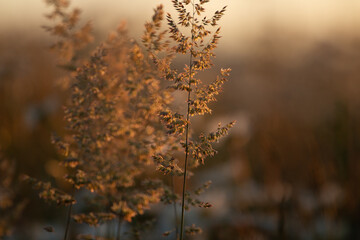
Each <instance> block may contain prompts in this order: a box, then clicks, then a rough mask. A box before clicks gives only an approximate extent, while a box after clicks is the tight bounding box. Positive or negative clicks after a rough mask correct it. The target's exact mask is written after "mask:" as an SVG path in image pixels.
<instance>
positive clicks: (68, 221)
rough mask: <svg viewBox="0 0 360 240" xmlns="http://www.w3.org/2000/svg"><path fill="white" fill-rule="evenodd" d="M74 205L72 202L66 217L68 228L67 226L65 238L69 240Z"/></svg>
mask: <svg viewBox="0 0 360 240" xmlns="http://www.w3.org/2000/svg"><path fill="white" fill-rule="evenodd" d="M72 206H73V204H72V203H71V204H70V206H69V208H68V213H67V217H66V228H65V234H64V240H67V238H68V234H69V229H70V220H71V211H72Z"/></svg>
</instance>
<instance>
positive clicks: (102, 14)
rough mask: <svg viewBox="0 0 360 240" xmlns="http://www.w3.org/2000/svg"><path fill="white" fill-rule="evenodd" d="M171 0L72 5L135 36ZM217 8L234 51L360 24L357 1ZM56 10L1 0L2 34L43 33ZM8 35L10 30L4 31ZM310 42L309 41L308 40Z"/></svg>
mask: <svg viewBox="0 0 360 240" xmlns="http://www.w3.org/2000/svg"><path fill="white" fill-rule="evenodd" d="M170 2H171V1H170V0H153V1H150V0H131V1H129V0H102V1H99V0H73V1H72V6H76V7H79V8H81V9H82V11H83V14H84V15H83V19H87V20H91V21H92V22H93V25H94V28H95V29H97V31H99V32H103V33H107V32H109V31H111V30H113V29H115V27H116V25H117V24H118V23H120V22H121V21H122V20H126V21H127V22H128V26H129V28H130V29H131V32H132V34H133V35H134V37H137V36H140V35H141V31H142V29H143V23H144V22H145V21H146V20H147V19H150V17H151V14H152V9H153V8H154V7H155V6H156V5H158V4H160V3H162V4H164V5H165V11H170V12H171V11H172V9H171V4H170ZM207 5H208V8H209V11H210V12H211V13H212V12H214V11H215V9H216V8H221V7H222V6H224V5H228V11H227V13H226V15H225V16H224V18H223V21H222V24H221V25H222V29H223V32H222V33H223V34H222V35H223V39H222V44H223V46H220V47H221V48H223V49H224V50H227V51H228V52H229V53H231V51H234V49H236V50H239V51H246V49H247V48H248V46H249V45H251V43H252V42H254V41H256V39H258V38H259V36H262V35H264V34H275V35H279V36H277V37H281V36H280V35H282V33H287V34H293V35H300V36H302V37H304V36H305V37H306V38H307V39H310V41H314V40H315V41H316V40H321V39H323V38H329V37H331V36H332V35H337V36H341V35H343V34H344V35H350V36H351V35H352V34H353V35H354V37H355V36H356V33H357V32H359V29H360V16H359V13H360V1H358V0H346V1H345V0H342V1H341V0H316V1H314V0H212V1H210V3H208V4H207ZM50 11H51V9H50V8H49V7H47V6H46V4H45V1H44V0H0V34H1V35H3V34H8V33H9V31H10V30H12V31H15V32H20V33H22V32H23V33H24V35H26V36H27V37H30V38H31V37H35V36H38V35H41V34H43V30H42V29H41V28H40V26H41V25H44V24H46V19H45V18H44V14H45V13H47V12H50ZM5 36H6V35H5ZM304 44H305V43H304Z"/></svg>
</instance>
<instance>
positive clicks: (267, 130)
mask: <svg viewBox="0 0 360 240" xmlns="http://www.w3.org/2000/svg"><path fill="white" fill-rule="evenodd" d="M169 2H170V1H166V0H162V1H148V0H133V1H124V0H117V1H115V0H103V1H101V3H100V2H99V1H96V0H73V1H72V6H76V7H79V8H80V9H81V10H82V12H83V14H82V15H81V18H82V21H83V22H86V21H88V20H90V21H91V22H92V25H93V33H94V36H95V41H94V43H93V45H94V46H96V45H97V44H98V43H99V42H101V41H103V40H105V39H106V36H107V34H108V33H109V32H110V31H113V30H114V29H116V27H117V25H118V24H119V23H120V22H121V21H123V20H125V21H126V22H127V25H128V29H129V32H130V36H132V37H134V38H135V39H137V40H138V41H140V37H141V34H142V32H143V25H144V23H145V21H147V20H148V19H150V17H151V15H152V11H153V8H155V6H156V5H157V4H159V3H163V4H164V5H165V11H169V12H173V10H172V8H171V4H169ZM223 5H228V11H227V12H226V14H225V16H224V17H223V19H222V21H221V26H222V36H223V37H222V39H221V41H220V45H219V48H218V49H217V51H216V52H217V58H216V60H215V61H214V63H215V67H214V71H210V72H208V73H207V75H205V77H209V78H211V77H212V76H213V75H214V73H216V71H218V70H219V69H220V68H221V67H224V68H227V67H230V68H232V70H233V71H232V74H231V79H230V81H229V82H228V83H226V86H225V88H224V92H223V94H222V95H221V96H220V97H219V99H218V101H217V102H216V103H215V104H213V105H212V106H213V108H214V114H213V115H211V116H208V117H205V118H200V119H197V120H196V121H195V123H194V125H195V129H199V131H206V130H210V129H214V128H216V126H217V123H218V122H223V123H226V122H227V121H231V120H236V121H237V124H236V126H235V127H234V129H232V131H231V134H230V136H228V137H227V138H226V139H224V140H223V141H222V142H221V143H219V144H218V145H217V146H216V148H217V150H219V154H218V155H217V157H216V158H214V159H211V160H208V162H207V164H206V165H205V166H204V167H202V168H201V169H199V170H198V172H197V174H196V177H194V178H193V180H192V183H191V184H192V185H197V183H201V182H203V181H207V180H212V182H213V185H212V187H211V188H210V190H209V191H207V193H206V194H205V195H204V198H205V199H206V200H207V201H209V202H211V203H212V204H213V205H214V206H213V208H211V209H206V210H194V211H191V212H190V213H189V215H188V219H189V222H191V221H192V222H194V223H197V224H198V225H199V226H201V227H203V229H204V233H203V234H202V235H200V236H198V237H197V238H194V239H209V240H220V239H234V240H236V239H360V191H359V187H358V186H359V184H360V111H359V107H360V31H359V29H360V17H359V13H360V1H355V0H349V1H338V0H317V1H310V0H304V1H297V0H287V1H286V0H271V1H269V0H251V1H250V0H212V1H211V2H210V3H209V4H208V6H209V7H208V9H209V10H210V12H213V11H215V9H218V8H220V7H222V6H223ZM50 11H51V9H49V8H48V7H47V6H46V4H45V2H44V1H42V0H33V1H28V0H16V1H2V2H1V3H0V147H1V150H2V154H3V158H2V159H8V161H5V160H2V161H1V164H0V180H1V181H2V182H1V186H0V187H1V188H0V225H2V226H5V225H6V224H7V225H8V227H9V228H5V227H3V228H1V227H0V235H1V231H3V232H4V231H7V229H10V227H13V232H14V237H9V238H6V239H49V236H53V235H48V234H50V233H46V232H45V231H43V227H44V226H46V225H47V224H48V223H51V224H52V225H55V226H57V224H58V225H59V227H58V228H60V229H61V227H62V223H63V222H64V219H65V213H64V211H63V210H62V209H60V208H56V207H55V206H48V205H46V204H44V203H43V202H42V200H39V199H38V197H37V194H36V193H35V192H33V191H32V190H31V189H29V187H28V186H23V185H22V184H20V181H19V179H18V177H19V176H20V175H21V174H24V173H26V174H31V175H32V176H37V177H38V178H40V179H42V178H43V179H46V178H49V176H51V177H58V176H56V174H59V171H54V169H55V168H57V163H56V159H57V158H58V156H57V154H56V151H55V148H54V146H53V145H52V144H51V142H50V135H51V132H54V131H55V132H58V133H61V132H62V131H64V130H63V128H64V122H63V119H62V118H63V115H62V114H63V113H62V108H61V106H62V104H63V103H64V99H65V98H66V91H65V90H64V89H61V88H60V87H59V86H57V85H56V80H57V79H59V78H60V77H62V76H64V75H65V74H66V73H65V72H64V71H62V70H61V69H59V68H58V67H57V66H56V58H55V55H54V54H52V53H51V52H49V50H48V46H49V45H50V44H51V43H52V42H53V41H54V39H53V38H51V37H49V36H48V34H47V33H46V32H45V31H44V30H43V29H42V28H41V26H42V25H46V24H48V23H49V22H48V20H47V19H46V18H45V17H44V14H46V13H49V12H50ZM178 185H179V188H180V182H179V183H178ZM169 216H170V217H171V209H169V212H168V213H167V210H166V209H165V211H163V212H162V213H161V214H160V216H159V221H158V226H157V229H158V230H159V231H162V230H166V229H167V228H169V227H170V228H171V226H169V225H167V224H169V223H168V221H167V220H166V219H167V218H168V217H169ZM91 231H97V230H91ZM98 231H100V232H101V230H98ZM59 232H60V233H61V231H59ZM25 236H26V237H25ZM154 236H156V235H153V237H152V234H148V235H147V236H144V238H143V239H158V238H156V237H154ZM57 238H59V239H60V238H61V234H60V235H59V237H57ZM57 238H56V239H57Z"/></svg>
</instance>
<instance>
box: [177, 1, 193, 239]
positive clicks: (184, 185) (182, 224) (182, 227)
mask: <svg viewBox="0 0 360 240" xmlns="http://www.w3.org/2000/svg"><path fill="white" fill-rule="evenodd" d="M192 6H193V9H192V28H193V24H194V22H193V21H194V17H195V5H194V2H193V1H192ZM191 42H192V45H191V49H190V61H189V62H190V63H189V84H188V86H189V90H188V97H187V113H186V129H185V163H184V164H185V166H184V178H183V189H182V199H181V225H180V240H183V239H184V225H185V191H186V176H187V165H188V158H189V125H190V101H191V80H192V79H191V78H192V70H193V59H192V57H193V54H192V52H193V44H194V34H193V31H191Z"/></svg>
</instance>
